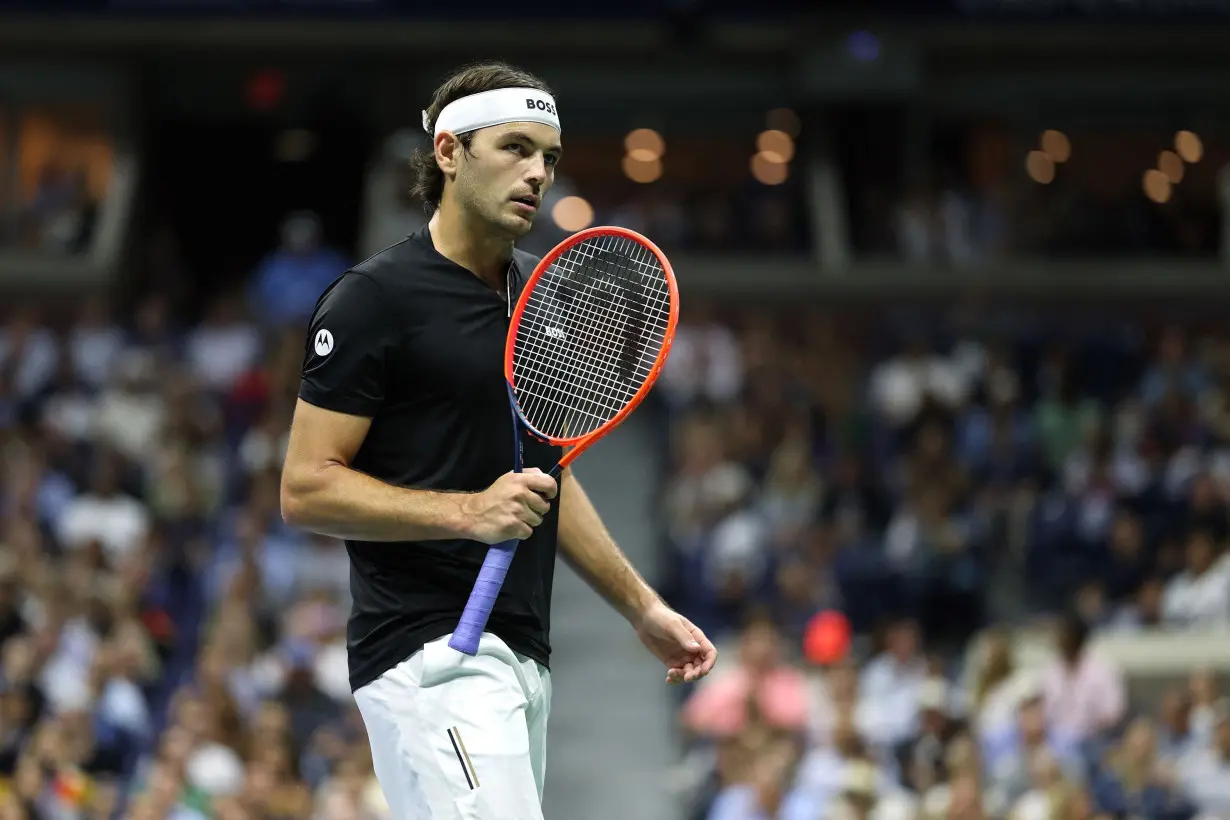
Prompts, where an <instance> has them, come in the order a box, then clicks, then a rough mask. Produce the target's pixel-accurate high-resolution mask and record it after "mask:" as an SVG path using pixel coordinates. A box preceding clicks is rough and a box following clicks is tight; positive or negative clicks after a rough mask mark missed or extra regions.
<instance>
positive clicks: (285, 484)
mask: <svg viewBox="0 0 1230 820" xmlns="http://www.w3.org/2000/svg"><path fill="white" fill-rule="evenodd" d="M462 498H463V494H461V493H444V492H434V491H430V490H414V489H408V488H405V487H394V486H393V485H391V484H386V483H384V482H383V481H380V480H378V479H375V478H372V477H371V476H368V475H364V474H363V473H360V472H357V471H355V470H352V469H350V468H349V467H346V466H344V465H342V464H330V465H326V466H320V467H316V468H314V469H310V470H299V471H288V472H287V473H286V474H285V475H284V476H283V479H282V517H283V518H284V519H285V520H286V522H287V523H288V524H290V525H291V526H293V527H297V528H299V529H303V530H308V531H310V532H318V533H321V534H323V535H331V536H333V537H335V538H349V539H354V540H356V541H431V540H437V539H446V538H466V537H468V535H467V533H466V529H465V517H464V516H463V515H462V512H461V499H462Z"/></svg>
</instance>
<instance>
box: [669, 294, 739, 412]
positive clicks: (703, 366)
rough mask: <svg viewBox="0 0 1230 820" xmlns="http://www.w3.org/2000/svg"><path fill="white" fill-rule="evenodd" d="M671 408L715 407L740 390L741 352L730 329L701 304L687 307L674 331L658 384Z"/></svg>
mask: <svg viewBox="0 0 1230 820" xmlns="http://www.w3.org/2000/svg"><path fill="white" fill-rule="evenodd" d="M658 385H659V388H660V389H661V390H662V394H663V395H664V396H665V397H666V399H667V401H669V402H670V403H671V404H672V405H674V406H676V407H685V406H687V405H689V404H691V403H692V402H693V401H694V400H696V399H708V400H709V401H712V402H714V403H717V404H722V403H725V402H729V401H732V400H733V399H735V398H736V397H737V396H738V395H739V391H740V390H741V389H742V388H743V352H742V350H741V349H740V347H739V340H738V339H736V338H735V335H734V333H732V332H731V330H730V328H729V327H727V326H726V325H724V324H721V323H719V322H717V321H716V320H715V318H714V317H713V315H712V312H711V311H710V310H709V309H708V307H707V306H706V305H705V304H704V303H703V302H702V303H700V304H696V305H689V306H688V317H687V320H686V321H685V322H681V323H680V324H679V326H678V328H676V330H675V341H674V342H673V343H672V345H671V355H670V358H669V359H667V360H666V364H665V365H664V366H663V368H662V375H661V377H660V379H659V381H658Z"/></svg>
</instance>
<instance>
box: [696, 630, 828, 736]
mask: <svg viewBox="0 0 1230 820" xmlns="http://www.w3.org/2000/svg"><path fill="white" fill-rule="evenodd" d="M753 712H754V713H755V717H756V718H757V719H758V720H759V721H760V722H761V723H763V724H765V725H766V726H768V727H770V728H773V729H778V730H782V731H787V732H801V731H802V730H803V729H804V727H805V725H806V723H807V686H806V681H805V679H804V676H803V673H802V672H801V671H800V670H798V669H797V668H795V667H793V666H790V665H789V664H787V663H785V662H784V661H783V659H782V638H781V634H780V633H779V632H778V631H777V627H776V626H774V624H773V622H772V620H770V619H768V618H766V617H763V616H755V617H753V618H752V619H750V620H749V622H748V624H747V626H745V627H744V629H743V633H742V634H741V635H740V637H739V663H738V666H737V667H735V668H734V669H730V670H729V671H727V672H726V673H725V674H721V675H719V676H717V677H715V678H713V679H711V680H709V681H708V682H706V683H705V684H704V685H703V686H702V687H701V688H700V689H698V690H697V691H696V692H695V694H693V695H692V696H691V697H690V698H689V699H688V701H687V703H686V704H684V708H683V724H684V726H685V727H687V729H689V730H690V731H691V732H693V733H695V734H697V735H699V736H702V737H706V738H723V737H730V736H731V735H735V734H738V733H739V732H741V731H743V729H744V728H745V727H746V726H747V725H748V723H749V721H750V720H751V719H752V716H753V715H752V713H753Z"/></svg>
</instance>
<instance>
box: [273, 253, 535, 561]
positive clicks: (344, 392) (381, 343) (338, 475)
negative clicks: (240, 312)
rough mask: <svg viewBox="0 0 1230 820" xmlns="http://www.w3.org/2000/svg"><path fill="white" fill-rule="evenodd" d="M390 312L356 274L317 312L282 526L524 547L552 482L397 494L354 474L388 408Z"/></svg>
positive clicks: (519, 477) (289, 457) (529, 478)
mask: <svg viewBox="0 0 1230 820" xmlns="http://www.w3.org/2000/svg"><path fill="white" fill-rule="evenodd" d="M386 312H387V307H386V305H385V304H384V303H383V301H382V294H381V292H380V288H379V286H378V285H377V284H376V283H375V282H372V281H371V280H370V279H369V278H368V277H366V276H364V275H362V274H354V273H350V274H347V275H345V276H343V277H342V278H341V279H340V280H338V281H337V282H336V283H335V284H334V285H333V287H331V288H330V289H329V290H328V291H326V293H325V295H324V296H322V297H321V299H320V302H319V303H318V304H317V306H316V312H315V314H314V315H313V317H312V322H311V326H310V329H309V331H308V337H307V345H306V350H305V359H304V367H303V380H302V383H301V385H300V390H299V401H298V403H297V404H296V405H295V416H294V420H293V422H292V423H291V431H290V440H289V442H288V445H287V451H286V462H285V465H284V466H283V470H282V493H281V501H282V517H283V518H284V519H285V520H286V522H287V523H288V524H290V525H291V526H294V527H297V528H299V529H304V530H309V531H311V532H318V533H323V534H326V535H332V536H334V537H337V538H350V539H355V540H360V541H415V540H420V541H421V540H434V539H451V538H466V539H471V540H475V541H481V542H484V543H487V544H495V543H499V542H501V541H506V540H509V539H513V538H517V539H524V538H528V537H529V535H530V533H531V532H532V531H533V528H534V527H536V526H537V525H538V524H540V523H542V516H543V514H545V513H546V511H547V510H548V509H549V506H548V502H547V501H546V499H544V497H543V496H544V495H545V496H546V497H547V498H551V497H554V495H555V491H556V490H555V481H554V480H553V479H552V478H551V477H550V476H546V475H543V474H542V473H538V472H526V473H521V474H512V473H509V474H508V475H505V476H502V477H501V478H500V479H498V480H497V481H496V482H495V483H494V484H492V485H491V486H490V487H488V488H487V489H486V490H484V491H482V492H479V493H454V492H437V491H432V490H420V489H412V488H406V487H395V486H393V485H391V484H387V483H385V482H383V481H380V480H379V479H376V478H373V477H371V476H369V475H365V474H363V473H361V472H359V471H357V470H355V469H353V468H352V467H351V464H352V462H353V459H354V457H355V454H356V453H358V452H359V448H360V447H361V446H362V444H363V440H364V439H365V438H366V436H367V431H368V429H369V428H370V426H371V420H372V418H373V417H374V416H375V415H376V412H377V411H378V410H379V408H380V405H381V403H383V401H384V365H385V356H386V355H387V354H388V352H389V350H390V349H391V347H392V340H393V338H394V332H395V329H394V328H393V326H392V324H391V323H390V322H389V321H388V317H387V316H385V313H386Z"/></svg>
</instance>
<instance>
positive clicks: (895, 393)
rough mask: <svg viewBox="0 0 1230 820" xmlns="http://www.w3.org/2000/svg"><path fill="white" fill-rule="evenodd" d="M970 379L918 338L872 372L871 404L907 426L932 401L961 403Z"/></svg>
mask: <svg viewBox="0 0 1230 820" xmlns="http://www.w3.org/2000/svg"><path fill="white" fill-rule="evenodd" d="M673 355H674V353H673V351H672V356H673ZM967 376H968V374H967V371H966V368H964V367H962V366H961V365H960V364H958V363H956V362H954V361H952V360H951V359H949V358H947V357H944V356H940V355H939V354H937V353H935V352H934V351H933V350H932V349H931V347H930V346H929V345H928V344H927V342H926V341H925V340H922V339H916V340H914V341H912V342H910V343H909V344H908V345H906V347H905V349H904V350H903V351H902V352H901V354H900V355H897V356H894V357H893V358H891V359H889V360H887V361H884V362H881V363H880V364H879V365H877V366H876V368H875V369H874V370H873V371H872V372H871V379H870V397H871V404H872V407H873V408H874V409H875V410H876V411H877V412H878V413H879V414H880V415H881V416H882V417H883V418H885V419H886V420H887V421H889V422H890V423H891V424H893V425H894V426H901V425H905V424H908V423H909V422H911V421H913V419H914V417H915V416H916V415H917V414H918V411H919V410H921V409H922V407H923V405H924V404H925V403H926V402H927V400H928V399H930V400H933V401H936V402H938V403H939V404H940V405H942V406H944V407H950V408H951V407H956V406H958V405H959V404H961V402H963V401H964V400H965V398H966V395H967V394H968V392H969V383H968V378H967Z"/></svg>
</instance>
